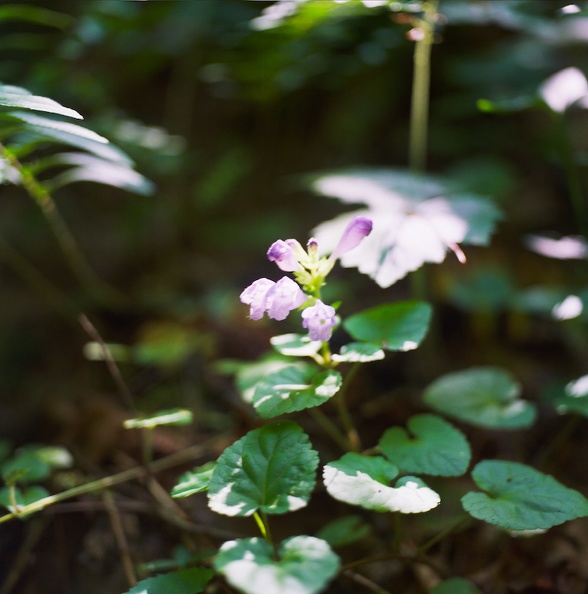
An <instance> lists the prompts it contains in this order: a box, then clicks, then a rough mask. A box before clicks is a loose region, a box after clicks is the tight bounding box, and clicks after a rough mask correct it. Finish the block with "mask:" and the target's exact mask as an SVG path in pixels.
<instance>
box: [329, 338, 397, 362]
mask: <svg viewBox="0 0 588 594" xmlns="http://www.w3.org/2000/svg"><path fill="white" fill-rule="evenodd" d="M385 356H386V355H385V353H384V351H383V350H382V349H381V348H380V347H379V346H378V345H377V344H369V343H367V342H350V343H349V344H346V345H344V346H342V347H341V352H340V353H339V354H336V353H335V354H334V355H333V357H332V358H333V361H336V362H337V363H369V362H370V361H379V360H381V359H383V358H384V357H385Z"/></svg>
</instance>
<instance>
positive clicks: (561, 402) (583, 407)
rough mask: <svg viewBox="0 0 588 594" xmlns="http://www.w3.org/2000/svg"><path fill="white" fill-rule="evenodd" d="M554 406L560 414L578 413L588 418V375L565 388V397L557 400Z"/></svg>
mask: <svg viewBox="0 0 588 594" xmlns="http://www.w3.org/2000/svg"><path fill="white" fill-rule="evenodd" d="M554 404H555V406H556V408H557V411H558V412H559V413H562V414H565V413H570V412H572V413H577V414H579V415H582V416H583V417H588V375H584V376H582V377H580V378H578V379H577V380H574V381H573V382H570V383H569V384H567V385H566V387H565V396H561V397H560V398H556V399H555V401H554Z"/></svg>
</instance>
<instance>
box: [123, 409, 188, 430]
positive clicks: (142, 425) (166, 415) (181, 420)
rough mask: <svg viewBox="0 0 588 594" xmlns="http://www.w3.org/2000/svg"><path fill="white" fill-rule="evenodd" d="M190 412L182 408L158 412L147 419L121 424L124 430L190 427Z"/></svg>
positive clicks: (127, 421) (130, 420)
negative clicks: (171, 426)
mask: <svg viewBox="0 0 588 594" xmlns="http://www.w3.org/2000/svg"><path fill="white" fill-rule="evenodd" d="M192 417H193V414H192V411H190V410H185V409H182V408H172V409H170V410H160V411H158V412H156V413H154V414H152V415H150V416H148V417H138V418H136V419H127V420H126V421H125V422H124V423H123V424H124V426H125V428H126V429H153V428H155V427H159V426H161V425H176V426H177V425H190V423H192Z"/></svg>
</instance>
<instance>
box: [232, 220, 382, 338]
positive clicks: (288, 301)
mask: <svg viewBox="0 0 588 594" xmlns="http://www.w3.org/2000/svg"><path fill="white" fill-rule="evenodd" d="M371 231H372V221H371V220H370V219H366V218H365V217H355V218H354V219H352V220H351V221H350V223H349V224H348V225H347V227H346V228H345V231H344V232H343V235H342V236H341V239H340V240H339V243H338V244H337V246H336V247H335V249H334V250H333V253H332V254H331V255H330V257H328V258H326V257H323V258H319V255H318V245H317V242H316V240H314V239H310V240H309V242H308V244H307V249H306V250H305V249H304V248H303V247H302V246H301V245H300V243H298V241H296V240H295V239H287V240H286V241H283V240H281V239H279V240H278V241H275V242H274V243H273V244H272V245H271V246H270V248H269V250H268V252H267V257H268V259H269V260H270V262H275V263H276V265H277V266H278V268H280V270H283V271H284V272H292V273H293V274H294V277H295V279H296V281H297V282H295V281H294V280H292V279H291V278H290V277H287V276H284V277H282V278H281V279H280V280H279V281H277V282H274V281H271V280H269V279H267V278H260V279H258V280H256V281H255V282H254V283H252V284H251V285H249V286H248V287H247V288H246V289H245V290H244V291H243V292H242V293H241V296H240V299H241V302H242V303H245V304H246V305H249V307H250V313H249V317H250V318H251V319H252V320H260V319H261V318H263V316H264V314H265V313H267V315H268V316H269V317H270V318H272V319H274V320H285V319H286V318H287V317H288V314H289V313H290V312H291V311H293V310H295V309H298V308H299V307H302V306H304V309H303V311H302V326H303V327H304V328H306V329H307V330H308V335H309V337H310V339H311V340H319V341H321V342H327V341H328V340H329V339H330V338H331V334H332V332H333V327H334V326H335V324H336V316H335V308H334V307H332V306H330V305H326V304H325V303H323V302H322V301H321V299H320V288H321V287H322V285H323V284H324V281H325V278H326V276H327V275H328V274H329V272H330V271H331V269H332V268H333V266H334V264H335V261H336V260H337V259H338V258H340V257H341V256H342V255H343V254H344V253H346V252H348V251H349V250H352V249H353V248H355V247H356V246H357V245H359V243H360V242H361V240H362V239H363V238H364V237H367V236H368V235H369V234H370V233H371Z"/></svg>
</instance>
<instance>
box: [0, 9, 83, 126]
mask: <svg viewBox="0 0 588 594" xmlns="http://www.w3.org/2000/svg"><path fill="white" fill-rule="evenodd" d="M1 19H2V15H1V9H0V20H1ZM0 106H2V107H18V108H20V109H30V110H33V111H43V112H47V113H54V114H57V115H63V116H67V117H70V118H76V119H78V120H83V119H84V118H83V117H82V116H81V115H80V114H79V113H78V112H77V111H75V110H74V109H70V108H69V107H64V106H63V105H61V104H59V103H57V101H54V100H53V99H49V98H48V97H39V96H37V95H33V94H32V93H30V92H29V91H27V90H26V89H22V88H21V87H13V86H11V85H2V84H0Z"/></svg>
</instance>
